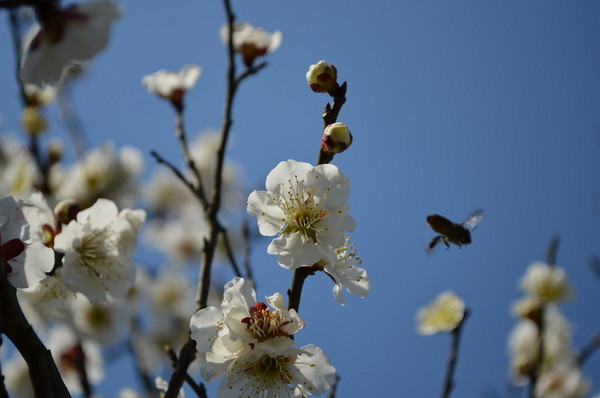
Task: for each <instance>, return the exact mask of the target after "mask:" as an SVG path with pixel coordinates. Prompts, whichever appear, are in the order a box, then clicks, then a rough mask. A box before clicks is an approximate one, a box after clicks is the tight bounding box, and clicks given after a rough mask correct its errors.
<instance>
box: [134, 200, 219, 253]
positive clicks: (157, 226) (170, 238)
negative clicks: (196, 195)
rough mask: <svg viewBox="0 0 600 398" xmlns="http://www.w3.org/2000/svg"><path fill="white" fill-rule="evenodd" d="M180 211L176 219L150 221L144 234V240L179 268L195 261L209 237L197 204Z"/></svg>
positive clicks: (203, 216) (202, 213)
mask: <svg viewBox="0 0 600 398" xmlns="http://www.w3.org/2000/svg"><path fill="white" fill-rule="evenodd" d="M179 210H180V214H178V217H172V218H168V219H164V220H161V219H157V220H151V221H149V222H148V224H147V226H146V228H145V231H144V233H145V235H144V239H145V240H146V241H147V242H149V243H151V245H152V246H153V247H154V248H155V249H158V250H161V251H163V252H164V253H166V254H167V255H168V256H169V259H170V260H171V261H173V262H174V263H175V264H178V265H180V264H186V263H188V262H190V261H192V260H194V259H196V258H198V257H199V256H200V254H201V253H202V247H203V245H204V238H205V237H208V224H207V222H206V219H205V215H204V212H203V211H202V209H201V208H200V206H199V204H197V203H194V204H193V205H187V206H184V207H183V208H182V209H179Z"/></svg>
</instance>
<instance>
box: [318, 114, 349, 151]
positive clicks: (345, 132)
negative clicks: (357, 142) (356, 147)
mask: <svg viewBox="0 0 600 398" xmlns="http://www.w3.org/2000/svg"><path fill="white" fill-rule="evenodd" d="M351 144H352V133H350V129H349V128H348V127H347V126H346V125H345V124H344V123H339V122H337V123H332V124H330V125H329V126H327V127H325V130H324V131H323V137H322V138H321V150H322V151H323V152H325V153H327V154H330V155H333V154H336V153H342V152H344V151H345V150H346V149H348V148H349V147H350V145H351Z"/></svg>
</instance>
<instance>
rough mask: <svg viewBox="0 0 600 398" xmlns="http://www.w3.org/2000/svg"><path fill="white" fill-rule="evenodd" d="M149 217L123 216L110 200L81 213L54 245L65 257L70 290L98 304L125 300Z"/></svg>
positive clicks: (130, 213) (134, 213) (138, 212)
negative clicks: (142, 227)
mask: <svg viewBox="0 0 600 398" xmlns="http://www.w3.org/2000/svg"><path fill="white" fill-rule="evenodd" d="M145 216H146V215H145V212H144V210H141V209H139V210H135V211H131V210H128V209H124V210H122V211H121V212H119V211H118V209H117V206H116V205H115V204H114V202H111V201H110V200H107V199H99V200H98V201H97V202H96V203H95V204H94V205H93V206H92V207H90V208H88V209H86V210H83V211H81V212H79V213H78V214H77V220H74V221H71V222H70V223H69V225H67V226H66V227H65V228H64V229H63V230H62V232H61V233H60V234H59V235H57V236H56V239H55V244H54V248H55V250H56V251H58V252H60V253H64V257H63V260H62V263H63V271H62V277H63V280H64V282H65V284H66V285H67V287H68V288H69V289H70V290H73V291H76V292H80V293H83V294H84V295H86V296H87V297H88V298H89V299H90V300H91V301H94V302H96V301H106V300H108V298H109V297H111V298H114V299H120V298H123V297H124V296H125V294H126V293H127V290H128V289H129V287H131V285H132V284H133V281H134V278H135V265H134V264H133V262H132V261H131V255H132V254H133V251H134V250H135V247H136V245H137V233H138V230H139V228H140V225H141V223H142V222H143V221H144V219H145Z"/></svg>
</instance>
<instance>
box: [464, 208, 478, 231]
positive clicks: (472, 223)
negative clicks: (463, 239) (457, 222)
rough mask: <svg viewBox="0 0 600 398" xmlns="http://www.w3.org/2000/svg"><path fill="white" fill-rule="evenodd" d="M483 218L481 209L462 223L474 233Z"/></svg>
mask: <svg viewBox="0 0 600 398" xmlns="http://www.w3.org/2000/svg"><path fill="white" fill-rule="evenodd" d="M482 218H483V210H481V209H479V210H477V211H475V212H473V213H472V214H471V215H470V216H469V217H467V219H466V220H465V221H464V222H463V223H462V225H463V226H464V227H466V228H468V229H470V230H471V231H473V230H474V229H475V228H477V226H478V225H479V223H480V222H481V219H482Z"/></svg>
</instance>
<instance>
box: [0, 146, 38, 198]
mask: <svg viewBox="0 0 600 398" xmlns="http://www.w3.org/2000/svg"><path fill="white" fill-rule="evenodd" d="M36 178H37V170H36V167H35V163H34V161H33V158H32V157H31V154H30V153H29V150H28V149H27V146H26V145H23V144H22V143H20V142H18V141H17V140H16V139H12V138H8V139H6V138H3V139H0V197H3V196H9V195H13V196H18V197H21V198H26V197H28V196H29V195H30V194H31V193H32V192H33V190H34V186H35V181H36Z"/></svg>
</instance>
